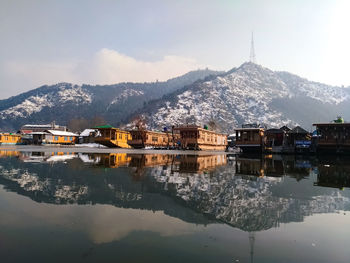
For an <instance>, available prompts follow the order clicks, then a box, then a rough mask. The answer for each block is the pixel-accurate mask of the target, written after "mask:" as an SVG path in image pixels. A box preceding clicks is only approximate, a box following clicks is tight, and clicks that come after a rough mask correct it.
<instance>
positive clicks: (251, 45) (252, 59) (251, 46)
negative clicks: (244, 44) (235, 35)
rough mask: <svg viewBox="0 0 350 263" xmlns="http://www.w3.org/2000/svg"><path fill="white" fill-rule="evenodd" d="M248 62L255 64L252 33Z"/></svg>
mask: <svg viewBox="0 0 350 263" xmlns="http://www.w3.org/2000/svg"><path fill="white" fill-rule="evenodd" d="M249 61H250V62H252V63H254V64H256V57H255V49H254V35H253V32H252V40H251V42H250V57H249Z"/></svg>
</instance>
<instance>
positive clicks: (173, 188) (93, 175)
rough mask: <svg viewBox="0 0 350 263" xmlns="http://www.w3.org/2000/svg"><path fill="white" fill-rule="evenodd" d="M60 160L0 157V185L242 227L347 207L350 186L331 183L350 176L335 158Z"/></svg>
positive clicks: (35, 195)
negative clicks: (334, 160)
mask: <svg viewBox="0 0 350 263" xmlns="http://www.w3.org/2000/svg"><path fill="white" fill-rule="evenodd" d="M78 157H79V158H78ZM19 159H23V158H22V157H20V158H19ZM62 159H64V162H49V163H45V162H43V163H34V164H33V163H28V162H22V161H20V160H18V159H17V158H3V159H0V166H1V167H0V173H1V177H0V183H1V184H3V185H4V186H5V188H6V189H8V190H11V191H15V192H17V193H19V194H22V195H26V196H29V197H30V198H32V199H33V200H36V201H38V202H46V203H56V204H67V203H78V204H95V203H101V204H112V205H115V206H118V207H124V208H129V207H131V208H137V209H147V210H153V211H164V213H166V214H168V215H171V216H173V217H178V218H180V219H182V220H184V221H187V222H194V223H198V224H208V223H210V222H213V220H219V221H222V222H225V223H228V224H230V225H232V226H234V227H237V228H240V229H242V230H245V231H259V230H264V229H269V228H271V227H274V226H278V225H279V224H280V223H288V222H298V221H303V220H304V217H305V216H309V215H312V214H314V213H331V212H336V211H338V210H349V207H350V195H349V191H339V190H338V189H337V188H340V187H338V186H337V185H338V184H339V183H340V184H342V187H344V186H345V187H346V186H348V182H349V176H350V175H349V173H347V172H346V171H347V170H346V169H348V168H346V167H347V166H345V165H344V163H342V161H341V160H340V161H337V162H334V163H330V162H329V163H327V164H324V162H323V161H320V160H316V159H312V160H307V159H295V158H294V157H291V156H284V157H279V156H265V157H264V158H260V157H259V158H256V157H244V156H243V157H237V158H230V159H229V162H227V159H226V156H220V155H219V156H185V155H183V156H171V155H127V154H121V155H114V154H91V155H85V154H79V155H75V158H74V159H69V158H62ZM46 160H47V159H46ZM82 161H84V162H85V163H86V164H88V165H86V164H85V165H84V164H83V163H82ZM100 167H103V168H104V167H109V168H113V167H119V168H118V169H100ZM324 167H326V168H327V173H325V172H324ZM328 168H332V169H328ZM140 171H142V176H139V172H140ZM339 174H340V175H341V177H340V178H343V179H341V180H340V179H339V176H337V175H339ZM324 178H327V180H325V179H324ZM334 178H335V179H336V180H333V179H334ZM303 179H306V180H303ZM318 185H322V186H323V185H324V186H334V185H336V187H337V188H330V187H318Z"/></svg>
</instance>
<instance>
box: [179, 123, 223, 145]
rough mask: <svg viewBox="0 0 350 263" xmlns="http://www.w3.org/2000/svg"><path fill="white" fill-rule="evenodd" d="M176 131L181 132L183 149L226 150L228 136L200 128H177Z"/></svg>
mask: <svg viewBox="0 0 350 263" xmlns="http://www.w3.org/2000/svg"><path fill="white" fill-rule="evenodd" d="M175 130H178V131H179V132H180V141H181V148H182V149H190V150H221V151H224V150H226V147H227V135H226V134H221V133H217V132H215V131H210V130H207V129H204V128H201V127H199V126H180V127H177V128H175Z"/></svg>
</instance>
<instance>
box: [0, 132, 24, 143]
mask: <svg viewBox="0 0 350 263" xmlns="http://www.w3.org/2000/svg"><path fill="white" fill-rule="evenodd" d="M21 143H22V137H21V135H19V134H12V133H0V145H15V144H21Z"/></svg>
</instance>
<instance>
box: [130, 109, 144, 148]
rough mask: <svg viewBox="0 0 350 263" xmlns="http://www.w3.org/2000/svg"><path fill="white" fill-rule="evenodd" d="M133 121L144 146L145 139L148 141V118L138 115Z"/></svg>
mask: <svg viewBox="0 0 350 263" xmlns="http://www.w3.org/2000/svg"><path fill="white" fill-rule="evenodd" d="M132 123H133V125H134V127H135V129H136V130H137V131H138V134H139V136H140V137H141V142H142V147H145V141H146V120H145V117H144V116H142V115H138V116H136V117H135V118H134V119H133V120H132Z"/></svg>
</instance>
